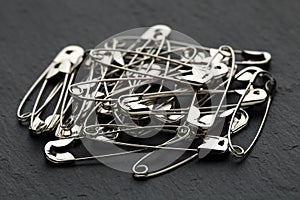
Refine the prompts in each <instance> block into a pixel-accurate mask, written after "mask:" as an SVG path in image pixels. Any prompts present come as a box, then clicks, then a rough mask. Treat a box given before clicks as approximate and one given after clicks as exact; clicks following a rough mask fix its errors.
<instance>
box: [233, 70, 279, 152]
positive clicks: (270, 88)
mask: <svg viewBox="0 0 300 200" xmlns="http://www.w3.org/2000/svg"><path fill="white" fill-rule="evenodd" d="M250 71H254V72H253V73H251V72H250ZM258 76H261V77H266V78H268V79H269V80H268V81H267V82H266V83H265V89H266V91H267V93H268V100H267V103H266V107H265V112H264V115H263V118H262V120H261V123H260V126H259V128H258V130H257V132H256V134H255V137H254V138H253V140H252V142H251V144H250V145H249V146H248V147H247V148H246V149H244V148H242V147H241V146H238V145H233V144H232V141H231V134H232V133H233V128H232V127H233V123H234V117H235V116H236V114H237V111H238V109H239V108H240V106H241V103H242V101H243V99H244V98H245V96H246V94H247V91H249V89H250V87H251V86H252V84H253V83H254V81H255V80H256V78H257V77H258ZM236 78H237V79H240V80H245V81H246V80H249V83H248V85H247V87H246V92H245V93H244V94H243V95H242V97H241V98H240V100H239V102H238V103H237V106H236V108H235V109H234V112H233V114H232V117H231V120H230V124H229V129H228V133H227V138H228V146H229V151H230V152H231V153H232V154H233V155H234V156H236V157H243V156H245V155H247V153H248V152H249V151H250V150H251V149H252V148H253V146H254V144H255V143H256V141H257V139H258V137H259V136H260V133H261V131H262V128H263V126H264V124H265V121H266V118H267V115H268V111H269V108H270V104H271V101H272V97H273V93H274V92H275V87H276V81H275V79H274V78H273V77H272V76H271V74H270V73H269V72H267V71H265V70H262V69H260V68H258V67H248V68H245V69H243V70H241V71H240V72H239V73H237V74H236Z"/></svg>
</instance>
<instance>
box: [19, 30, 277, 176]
mask: <svg viewBox="0 0 300 200" xmlns="http://www.w3.org/2000/svg"><path fill="white" fill-rule="evenodd" d="M170 34H172V30H171V29H170V28H169V27H167V26H165V25H155V26H153V27H150V28H149V29H148V30H146V31H145V32H144V33H142V34H141V35H139V36H133V35H125V36H124V35H122V36H116V37H113V38H110V39H109V40H108V41H106V42H105V44H104V45H103V46H101V47H97V48H94V49H88V50H86V51H84V50H83V48H81V47H79V46H68V47H66V48H64V49H63V50H62V51H61V52H60V53H59V54H58V55H57V56H56V57H55V59H54V60H53V61H52V62H51V64H50V65H49V66H48V67H47V68H46V70H45V71H44V72H43V73H42V74H41V76H40V77H39V78H38V79H37V80H36V81H35V82H34V84H33V85H32V87H31V88H30V89H29V90H28V92H27V93H26V94H25V96H24V98H23V99H22V101H21V103H20V105H19V107H18V109H17V116H18V119H19V120H20V121H22V123H23V124H27V125H28V126H29V128H30V129H31V130H32V132H33V133H34V134H42V133H45V132H47V133H48V134H52V133H54V135H55V136H56V137H57V140H54V141H49V142H48V143H47V144H46V145H45V148H44V153H45V156H46V158H47V160H49V161H50V162H52V163H56V164H62V163H70V162H75V161H76V162H77V161H82V160H88V159H96V158H107V157H111V158H114V157H120V156H125V155H130V154H137V153H141V152H143V154H142V156H140V158H139V159H137V160H136V161H135V162H134V163H133V165H132V173H133V174H134V176H135V177H143V178H145V177H152V176H155V175H159V174H161V173H164V172H167V171H169V170H171V169H174V168H176V167H178V166H180V165H182V164H184V163H186V162H188V161H191V160H193V159H194V158H197V157H198V158H199V159H201V158H203V157H205V156H207V155H212V154H224V153H226V152H229V153H231V155H233V156H235V157H238V158H240V157H245V156H246V155H247V154H248V153H249V152H250V150H251V149H252V148H253V146H254V144H255V142H256V141H257V139H258V138H259V135H260V134H261V131H262V128H263V126H264V124H265V121H266V118H267V114H268V111H269V108H270V104H271V100H272V98H273V95H274V91H275V86H276V82H275V79H274V78H273V77H272V75H271V74H270V73H269V72H268V71H266V70H265V69H262V68H260V67H265V66H267V65H268V64H269V62H270V60H271V55H270V54H269V53H268V52H261V51H249V50H234V49H233V48H232V47H231V46H228V45H222V46H220V47H219V48H217V49H215V48H209V47H203V46H200V45H196V44H191V43H186V42H182V41H177V40H173V39H170ZM237 57H239V58H240V59H238V58H237ZM258 66H259V67H258ZM81 69H84V70H86V71H87V72H88V73H87V75H86V76H84V77H81V78H80V81H77V82H75V81H74V80H75V77H76V75H77V72H78V70H81ZM208 85H209V87H208ZM38 87H40V89H38ZM47 90H48V92H47ZM35 91H37V92H36V93H37V94H36V96H35V99H36V100H35V102H34V103H33V105H32V108H30V111H29V112H25V113H22V110H24V108H23V107H24V106H25V104H27V103H28V102H27V101H28V100H29V97H31V96H32V97H34V92H35ZM181 98H183V99H184V103H183V104H182V103H181V104H180V105H179V101H180V99H181ZM213 99H217V102H218V103H217V104H216V105H213V104H212V100H213ZM252 107H259V108H263V107H265V108H264V110H265V111H264V113H263V114H262V117H261V123H260V125H259V128H258V130H257V132H256V133H255V135H254V139H253V140H252V141H250V145H249V146H248V147H242V146H240V145H237V144H233V140H232V138H233V136H234V135H237V134H238V133H240V132H243V131H245V132H249V131H248V130H245V128H246V127H247V125H248V124H249V122H250V121H251V119H250V117H249V115H248V112H251V108H252ZM49 110H50V111H49ZM42 116H43V118H44V120H43V119H42ZM26 122H27V123H26ZM222 122H224V123H225V125H224V127H223V131H222V133H214V132H213V131H211V129H212V130H213V128H214V127H215V126H217V125H220V123H222ZM153 130H154V131H155V133H156V134H155V135H153ZM251 130H252V129H251ZM253 130H254V129H253ZM166 135H167V137H165V136H166ZM126 137H127V138H128V137H129V138H131V139H132V138H134V139H133V140H128V139H124V138H126ZM154 137H155V141H156V142H153V141H152V140H154V139H153V138H154ZM136 138H138V139H136ZM158 138H159V140H158ZM78 140H91V141H94V142H96V143H97V145H98V146H101V145H103V144H113V145H116V146H118V147H122V149H124V148H127V149H126V151H124V150H123V151H117V152H116V151H112V152H109V153H107V152H105V153H101V152H99V153H98V154H97V155H95V154H92V155H87V156H78V155H74V154H73V153H71V151H69V150H68V149H69V148H70V149H71V148H73V147H72V145H73V144H74V143H76V141H78ZM157 140H158V141H159V142H157ZM239 140H242V137H239ZM186 141H188V142H186ZM182 144H184V145H182ZM62 149H64V151H62ZM159 150H163V152H164V154H163V155H160V154H158V153H157V152H158V151H159ZM171 151H176V152H182V154H183V153H185V152H188V155H187V156H183V157H180V158H181V159H177V158H176V159H174V160H172V161H170V162H168V165H161V166H159V167H153V166H154V163H153V159H154V160H155V158H157V159H159V160H164V159H168V158H167V157H168V155H167V154H168V152H171ZM116 159H117V158H116ZM156 162H157V161H156Z"/></svg>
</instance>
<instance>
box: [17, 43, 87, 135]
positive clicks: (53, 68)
mask: <svg viewBox="0 0 300 200" xmlns="http://www.w3.org/2000/svg"><path fill="white" fill-rule="evenodd" d="M83 54H84V50H83V49H82V48H81V47H78V46H68V47H66V48H64V49H63V50H62V51H61V52H60V53H59V54H58V55H57V56H56V57H55V59H54V60H53V61H52V63H51V64H50V65H49V66H48V67H47V69H46V70H45V71H44V72H43V73H42V74H41V76H40V77H39V78H38V79H37V80H36V81H35V82H34V84H33V85H32V86H31V88H30V89H29V90H28V92H27V93H26V94H25V96H24V98H23V99H22V101H21V103H20V105H19V107H18V110H17V116H18V118H19V119H20V120H22V121H26V120H28V119H29V118H30V128H31V129H32V130H33V131H36V132H37V133H39V132H41V131H44V130H45V129H47V128H48V127H49V126H50V127H51V128H53V127H54V125H55V124H56V121H57V119H58V118H59V116H58V115H57V114H55V113H56V111H57V109H58V107H59V106H60V102H61V99H62V96H63V95H64V94H65V91H66V86H67V80H68V74H70V73H72V71H73V70H74V68H76V67H77V66H78V65H79V64H80V62H81V61H82V57H83ZM59 73H65V74H66V76H65V78H64V81H59V82H58V83H57V84H56V86H54V88H53V89H52V91H51V92H50V94H49V95H48V96H47V98H46V100H45V102H44V103H43V104H42V106H41V107H40V108H38V104H39V101H40V99H41V97H42V95H43V92H44V90H45V88H46V86H47V83H48V81H49V79H51V78H52V77H55V76H56V75H57V74H59ZM42 80H44V81H43V83H42V86H41V88H40V90H39V93H38V95H37V97H36V101H35V103H34V106H33V109H32V111H31V112H29V113H25V114H21V110H22V107H23V106H24V104H25V102H26V101H27V99H28V98H29V96H30V95H31V94H32V92H33V91H34V90H35V88H36V87H37V85H38V84H40V82H41V81H42ZM61 88H62V89H61ZM60 90H61V94H60V97H59V101H58V103H57V106H56V108H55V109H54V112H53V114H52V115H50V116H49V117H47V118H46V120H45V121H42V120H41V119H40V118H39V115H40V114H41V112H42V111H43V109H44V108H45V107H46V105H48V104H49V103H50V101H51V100H52V99H53V98H54V96H55V95H56V94H57V93H58V92H59V91H60Z"/></svg>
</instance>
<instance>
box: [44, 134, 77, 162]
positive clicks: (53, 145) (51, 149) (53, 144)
mask: <svg viewBox="0 0 300 200" xmlns="http://www.w3.org/2000/svg"><path fill="white" fill-rule="evenodd" d="M74 142H75V139H74V138H68V139H60V140H54V141H50V142H48V143H47V144H46V145H45V147H44V153H45V156H46V159H47V160H48V161H50V162H51V163H55V164H64V163H70V162H74V161H75V160H76V159H75V157H74V156H73V154H71V153H70V152H67V151H65V152H62V150H66V149H68V148H69V147H70V146H71V145H72V144H73V143H74Z"/></svg>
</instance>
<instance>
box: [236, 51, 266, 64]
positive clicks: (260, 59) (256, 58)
mask: <svg viewBox="0 0 300 200" xmlns="http://www.w3.org/2000/svg"><path fill="white" fill-rule="evenodd" d="M241 54H242V57H243V58H245V59H246V60H244V61H237V62H236V63H237V64H242V65H265V64H269V63H270V61H271V57H272V56H271V54H270V53H269V52H265V51H251V50H242V52H241Z"/></svg>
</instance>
